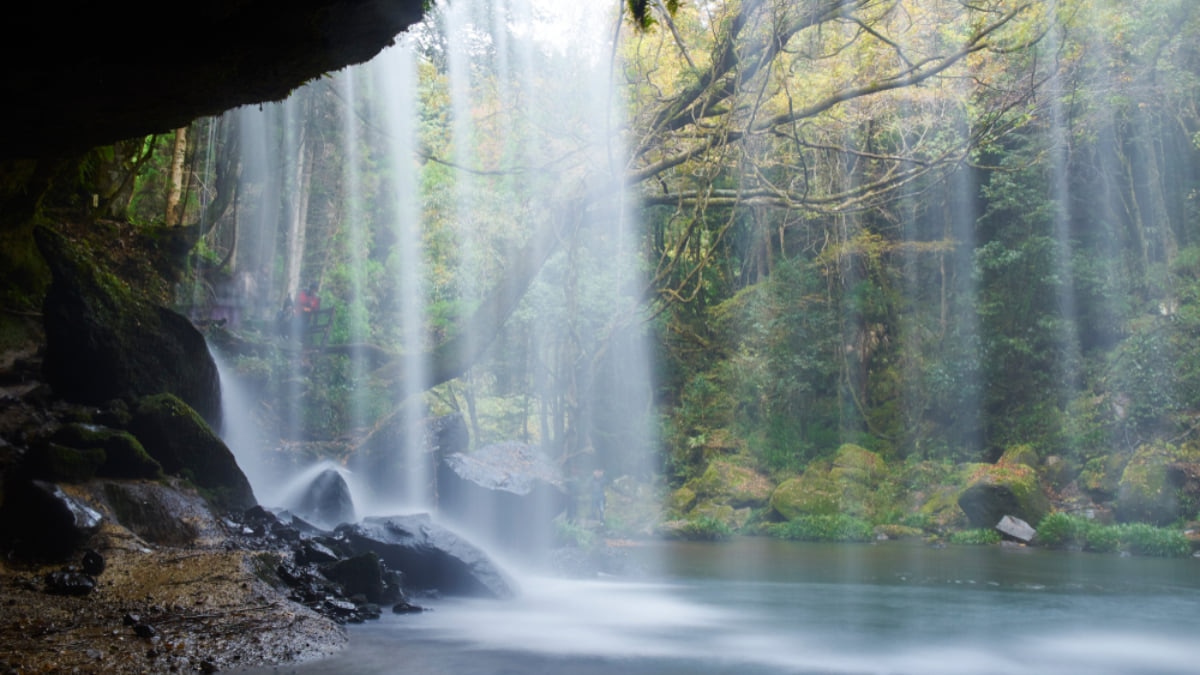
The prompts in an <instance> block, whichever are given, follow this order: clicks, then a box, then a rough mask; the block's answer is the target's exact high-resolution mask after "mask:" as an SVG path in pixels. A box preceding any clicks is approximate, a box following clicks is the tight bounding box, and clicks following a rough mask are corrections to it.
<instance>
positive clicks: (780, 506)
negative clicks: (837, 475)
mask: <svg viewBox="0 0 1200 675" xmlns="http://www.w3.org/2000/svg"><path fill="white" fill-rule="evenodd" d="M841 503H842V494H841V488H840V486H839V485H838V484H837V482H836V481H834V480H832V479H831V478H830V477H829V471H828V469H827V468H826V469H825V470H822V468H821V467H820V466H810V467H809V468H808V470H807V471H805V472H804V473H803V474H801V475H800V476H798V477H796V478H791V479H788V480H786V481H784V482H782V483H780V484H779V487H777V488H775V491H774V492H772V493H771V508H772V509H774V510H775V512H776V513H778V514H779V515H781V516H783V518H784V519H785V520H792V519H794V518H797V517H799V516H805V515H811V516H825V515H832V514H835V513H838V512H839V510H840V509H841Z"/></svg>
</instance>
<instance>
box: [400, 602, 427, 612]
mask: <svg viewBox="0 0 1200 675" xmlns="http://www.w3.org/2000/svg"><path fill="white" fill-rule="evenodd" d="M424 611H425V608H424V607H421V606H419V605H414V604H412V603H410V602H408V601H404V602H397V603H396V604H395V605H392V613H393V614H420V613H421V612H424Z"/></svg>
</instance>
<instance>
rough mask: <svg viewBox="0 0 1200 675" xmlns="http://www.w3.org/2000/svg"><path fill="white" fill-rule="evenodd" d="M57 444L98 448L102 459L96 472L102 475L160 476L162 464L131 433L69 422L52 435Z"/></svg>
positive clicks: (129, 476) (120, 476) (128, 476)
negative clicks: (101, 453)
mask: <svg viewBox="0 0 1200 675" xmlns="http://www.w3.org/2000/svg"><path fill="white" fill-rule="evenodd" d="M53 439H54V441H55V442H56V443H59V444H61V445H64V446H67V447H70V448H77V449H79V450H81V451H87V450H100V451H102V452H103V462H102V463H101V464H100V465H99V466H98V467H97V468H96V471H95V473H96V474H97V475H99V476H102V477H105V478H160V477H162V465H161V464H159V463H158V461H156V460H155V459H154V458H153V457H151V456H150V455H149V453H147V452H146V449H145V448H143V447H142V444H141V443H139V442H138V440H137V439H136V438H134V436H133V434H131V433H129V432H128V431H124V430H121V429H111V428H109V427H102V426H99V425H95V424H80V423H75V424H68V425H65V426H63V427H62V428H61V429H59V430H58V432H56V433H55V434H54V437H53Z"/></svg>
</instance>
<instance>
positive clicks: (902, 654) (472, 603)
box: [267, 538, 1200, 675]
mask: <svg viewBox="0 0 1200 675" xmlns="http://www.w3.org/2000/svg"><path fill="white" fill-rule="evenodd" d="M634 554H635V555H636V556H638V557H639V558H641V559H642V561H643V562H644V565H645V566H646V568H647V569H650V570H653V571H652V572H648V573H647V574H646V575H644V576H640V577H639V578H637V579H616V578H611V579H596V580H587V581H580V580H564V579H556V578H551V577H536V576H526V577H524V578H522V579H521V586H522V593H521V595H520V597H519V598H517V599H516V600H511V601H489V600H467V599H453V598H446V599H441V600H435V601H431V602H426V603H425V604H427V605H428V606H430V607H431V608H432V611H430V612H426V613H424V614H421V615H409V616H395V615H387V616H385V617H384V618H383V619H382V620H380V621H378V622H372V623H369V624H365V625H362V626H355V627H352V628H351V630H350V635H351V646H350V648H349V649H348V650H346V651H345V652H343V653H342V654H339V655H338V656H336V657H334V658H331V659H328V660H325V661H321V662H317V663H312V664H305V665H303V666H299V667H287V668H281V669H279V670H275V671H267V672H296V673H350V672H353V673H395V672H406V673H455V674H464V675H470V674H483V673H489V674H499V673H514V674H515V673H579V674H596V675H600V674H608V673H612V674H640V673H669V674H674V673H679V674H682V673H700V674H716V673H730V674H732V673H750V674H776V673H897V674H900V673H913V674H926V673H1080V674H1083V673H1088V674H1097V673H1099V674H1104V673H1114V674H1115V673H1148V674H1152V673H1194V672H1200V641H1198V640H1197V639H1196V635H1197V633H1198V628H1200V575H1198V574H1197V572H1200V561H1197V560H1194V559H1186V560H1158V559H1147V558H1130V557H1125V558H1122V557H1117V556H1108V555H1094V554H1084V553H1063V552H1047V551H1040V550H1035V549H1024V548H1019V549H1011V548H1001V547H996V546H989V547H955V546H950V547H947V548H942V549H934V548H930V547H928V546H924V545H921V544H916V543H901V542H884V543H880V544H873V545H820V544H797V543H788V542H778V541H774V540H769V539H763V538H750V539H742V540H738V541H735V542H731V543H719V544H698V543H680V544H661V545H659V544H655V545H651V546H646V547H641V548H639V549H638V550H637V551H635V553H634Z"/></svg>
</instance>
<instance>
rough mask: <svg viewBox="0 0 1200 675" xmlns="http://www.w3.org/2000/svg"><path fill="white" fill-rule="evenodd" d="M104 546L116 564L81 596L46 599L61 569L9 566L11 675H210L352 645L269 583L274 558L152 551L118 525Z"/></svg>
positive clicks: (4, 647) (0, 617)
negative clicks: (50, 579) (50, 578)
mask: <svg viewBox="0 0 1200 675" xmlns="http://www.w3.org/2000/svg"><path fill="white" fill-rule="evenodd" d="M210 543H211V542H210ZM93 545H94V546H95V548H96V550H98V551H99V552H100V553H101V554H102V555H103V556H104V557H105V559H106V563H107V566H106V569H105V571H104V572H103V573H102V574H100V575H99V577H98V586H97V588H96V590H95V591H93V592H92V593H90V594H88V595H85V596H82V597H74V596H66V595H52V594H49V593H46V592H45V591H44V588H45V583H44V578H45V575H46V574H47V573H49V572H52V571H55V570H59V569H62V568H63V566H62V565H55V566H50V567H32V566H21V565H16V564H14V563H12V562H0V674H3V673H167V672H210V673H211V672H218V671H223V670H230V669H240V668H245V667H249V666H257V665H269V664H283V663H295V662H300V661H307V660H311V659H315V658H320V657H322V656H326V655H329V654H332V653H334V652H336V651H338V650H340V649H341V648H343V647H344V646H345V644H346V633H345V630H344V629H343V628H342V627H340V626H338V625H337V624H335V623H334V622H332V621H330V620H329V619H327V618H325V617H322V616H320V615H318V614H316V613H315V612H312V611H310V610H308V609H307V608H305V607H303V606H300V605H298V604H296V603H294V602H291V601H289V600H288V599H287V597H286V595H285V592H283V591H281V590H278V589H276V588H274V587H273V586H272V585H270V584H269V583H267V582H266V581H264V578H270V576H271V574H270V570H273V569H274V566H275V561H276V558H275V557H274V554H272V553H256V552H249V551H243V550H226V549H225V547H222V546H216V547H205V546H196V547H190V548H186V549H175V548H165V547H151V546H148V545H147V544H145V543H144V542H143V541H142V540H141V539H139V538H137V537H136V536H134V535H133V534H131V533H130V532H129V531H127V530H124V529H123V528H120V527H118V526H115V525H106V526H105V528H104V530H102V531H101V533H100V534H99V535H97V537H96V538H95V540H94V541H93ZM138 624H140V626H141V627H138ZM139 633H140V635H139Z"/></svg>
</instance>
